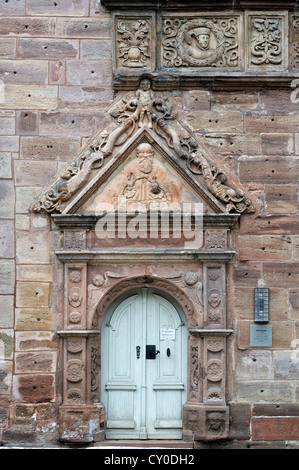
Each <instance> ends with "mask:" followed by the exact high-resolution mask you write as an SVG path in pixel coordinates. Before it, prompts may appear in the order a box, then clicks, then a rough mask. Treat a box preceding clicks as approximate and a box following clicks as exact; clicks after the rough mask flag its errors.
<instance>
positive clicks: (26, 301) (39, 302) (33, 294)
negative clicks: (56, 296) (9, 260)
mask: <svg viewBox="0 0 299 470" xmlns="http://www.w3.org/2000/svg"><path fill="white" fill-rule="evenodd" d="M49 295H50V286H49V284H48V283H46V282H17V290H16V307H35V308H41V307H48V306H49V300H50V299H49Z"/></svg>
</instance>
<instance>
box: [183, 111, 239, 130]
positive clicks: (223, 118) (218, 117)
mask: <svg viewBox="0 0 299 470" xmlns="http://www.w3.org/2000/svg"><path fill="white" fill-rule="evenodd" d="M186 121H187V122H188V123H189V124H190V126H192V128H193V129H194V130H195V131H200V132H242V131H243V115H242V113H240V112H239V111H228V112H220V111H219V112H217V111H202V112H196V111H192V112H191V113H188V114H187V116H186Z"/></svg>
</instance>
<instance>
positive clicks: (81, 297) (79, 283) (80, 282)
mask: <svg viewBox="0 0 299 470" xmlns="http://www.w3.org/2000/svg"><path fill="white" fill-rule="evenodd" d="M64 326H65V328H66V329H82V328H85V326H86V265H85V264H80V265H72V264H70V265H65V317H64Z"/></svg>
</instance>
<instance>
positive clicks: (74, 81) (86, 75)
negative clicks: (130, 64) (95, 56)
mask: <svg viewBox="0 0 299 470" xmlns="http://www.w3.org/2000/svg"><path fill="white" fill-rule="evenodd" d="M66 76H67V80H66V83H67V85H95V86H99V85H100V86H103V85H104V86H109V84H110V80H111V78H110V77H111V62H110V61H108V60H107V61H104V60H103V61H95V60H94V61H91V60H90V61H88V62H84V61H80V62H79V63H78V61H73V60H70V61H69V62H68V67H67V74H66Z"/></svg>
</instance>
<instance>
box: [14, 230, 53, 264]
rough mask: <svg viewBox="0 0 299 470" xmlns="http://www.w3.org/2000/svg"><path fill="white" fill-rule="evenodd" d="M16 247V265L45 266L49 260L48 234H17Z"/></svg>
mask: <svg viewBox="0 0 299 470" xmlns="http://www.w3.org/2000/svg"><path fill="white" fill-rule="evenodd" d="M16 247H17V254H16V261H17V263H22V264H29V263H31V264H47V263H48V262H49V260H50V253H49V246H48V234H47V233H45V232H24V231H20V232H17V233H16Z"/></svg>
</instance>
